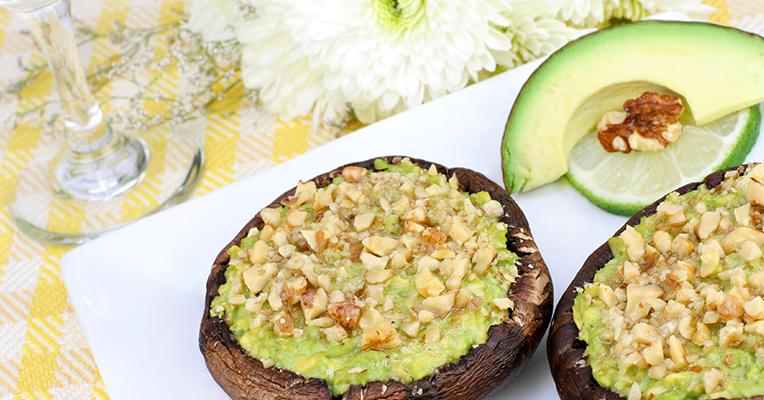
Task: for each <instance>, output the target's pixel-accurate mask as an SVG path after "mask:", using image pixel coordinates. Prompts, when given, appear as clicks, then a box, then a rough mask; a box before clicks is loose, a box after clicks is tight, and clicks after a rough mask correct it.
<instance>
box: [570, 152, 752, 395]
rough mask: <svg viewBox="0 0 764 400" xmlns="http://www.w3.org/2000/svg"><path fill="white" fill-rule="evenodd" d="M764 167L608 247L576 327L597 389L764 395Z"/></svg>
mask: <svg viewBox="0 0 764 400" xmlns="http://www.w3.org/2000/svg"><path fill="white" fill-rule="evenodd" d="M762 182H764V165H762V164H754V165H752V166H749V167H748V168H747V169H743V168H742V167H741V168H740V169H738V170H735V171H731V172H727V173H726V175H725V179H724V180H723V181H722V182H721V184H720V185H718V186H716V187H714V188H711V189H709V188H707V187H706V186H705V185H701V186H700V187H698V188H697V189H696V190H693V191H691V192H688V193H686V194H683V195H679V194H678V193H676V192H675V193H672V194H670V195H669V196H668V197H667V198H666V199H665V200H664V201H663V202H662V203H661V204H660V205H659V206H658V209H657V212H656V213H655V214H653V215H650V216H647V217H643V218H642V219H641V221H640V222H639V224H638V225H636V226H634V227H633V228H630V227H629V228H627V229H626V230H625V231H624V232H623V233H622V234H620V235H619V236H617V237H613V238H611V239H610V240H609V245H610V249H611V251H612V253H613V256H614V257H613V259H612V260H610V261H609V262H608V263H607V264H605V266H604V267H603V268H601V269H600V270H599V271H598V272H597V273H596V275H595V276H594V280H593V282H592V283H590V284H586V285H585V286H584V287H583V288H579V293H578V295H577V296H576V298H575V301H574V305H573V317H574V320H575V323H576V325H577V326H578V328H579V331H580V332H579V338H580V339H581V340H583V341H584V342H586V350H585V352H584V355H585V357H586V362H587V363H588V365H589V366H591V368H592V373H593V375H594V378H595V379H596V381H597V382H598V383H599V384H600V385H601V386H603V387H605V388H608V389H610V390H612V391H614V392H616V393H618V394H619V395H621V396H624V397H628V398H629V399H630V400H631V399H655V400H679V399H717V398H727V399H731V398H748V397H753V396H761V395H764V299H763V298H762V296H763V295H764V258H762V245H764V232H762V221H763V220H764V207H763V206H764V185H762Z"/></svg>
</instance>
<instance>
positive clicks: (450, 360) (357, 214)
mask: <svg viewBox="0 0 764 400" xmlns="http://www.w3.org/2000/svg"><path fill="white" fill-rule="evenodd" d="M551 301H552V282H551V279H550V277H549V272H548V270H547V268H546V266H545V264H544V261H543V259H542V258H541V255H540V254H539V251H538V249H537V247H536V244H535V243H534V241H533V238H532V236H531V233H530V229H529V228H528V223H527V221H526V220H525V217H524V216H523V213H522V212H521V211H520V209H519V208H518V207H517V205H516V204H515V203H514V202H513V201H512V199H511V198H510V197H509V195H508V194H507V193H506V192H505V191H504V190H503V189H502V188H501V187H499V186H498V185H496V184H495V183H493V182H491V181H490V180H488V179H487V178H486V177H485V176H483V175H481V174H479V173H477V172H473V171H470V170H467V169H463V168H454V169H448V168H445V167H443V166H440V165H438V164H434V163H431V162H428V161H422V160H416V159H410V158H404V157H397V156H396V157H381V158H377V159H372V160H368V161H364V162H359V163H354V164H349V165H346V166H343V167H340V168H337V169H335V170H333V171H331V172H328V173H326V174H323V175H320V176H318V177H316V178H314V179H312V180H309V181H307V182H300V183H299V184H298V185H297V187H296V188H294V189H292V190H290V191H288V192H286V193H284V194H283V195H282V196H280V197H279V198H278V199H276V200H275V201H274V202H273V203H272V204H271V205H270V206H268V207H267V208H265V209H263V210H262V211H260V212H259V213H258V214H257V215H256V216H255V217H254V218H253V219H252V220H251V221H250V222H249V223H248V224H247V225H246V226H245V227H244V228H243V229H242V230H241V232H240V233H239V234H238V235H237V236H236V238H234V239H233V241H232V242H231V243H230V244H229V245H228V246H226V248H225V249H223V251H222V252H221V253H220V254H219V255H218V257H217V259H216V260H215V263H214V265H213V268H212V273H211V275H210V277H209V279H208V282H207V295H206V302H205V309H204V316H203V319H202V324H201V331H200V336H199V345H200V348H201V351H202V353H203V354H204V358H205V360H206V362H207V366H208V368H209V370H210V372H211V373H212V375H213V377H214V378H215V380H216V381H217V382H218V383H219V384H220V386H221V387H222V388H223V389H224V390H225V391H226V392H227V393H228V394H229V395H230V396H231V397H232V398H234V399H258V400H260V399H290V400H292V399H332V398H343V399H409V398H412V399H414V398H416V399H457V398H458V399H479V398H483V397H485V396H487V395H488V394H489V393H491V392H492V391H493V390H495V389H497V388H498V387H499V386H500V385H501V384H502V383H505V382H507V381H509V380H511V379H512V378H514V377H515V376H516V375H517V374H518V373H519V372H520V371H521V370H522V369H523V367H524V366H525V364H526V363H527V361H528V360H529V359H530V356H531V354H532V353H533V351H534V350H535V348H536V346H537V345H538V343H539V341H540V340H541V337H542V336H543V334H544V331H545V330H546V327H547V324H548V322H549V319H550V317H551V312H552V304H551Z"/></svg>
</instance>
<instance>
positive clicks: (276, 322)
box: [273, 311, 294, 336]
mask: <svg viewBox="0 0 764 400" xmlns="http://www.w3.org/2000/svg"><path fill="white" fill-rule="evenodd" d="M273 330H274V331H275V332H276V334H277V335H279V336H292V334H293V333H294V320H293V319H292V315H291V314H289V312H286V311H282V312H280V313H278V314H276V316H275V317H274V318H273Z"/></svg>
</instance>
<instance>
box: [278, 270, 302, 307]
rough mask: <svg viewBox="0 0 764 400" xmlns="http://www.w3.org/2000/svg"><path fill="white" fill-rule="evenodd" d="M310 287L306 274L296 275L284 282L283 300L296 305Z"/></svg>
mask: <svg viewBox="0 0 764 400" xmlns="http://www.w3.org/2000/svg"><path fill="white" fill-rule="evenodd" d="M307 289H308V280H307V279H305V277H304V276H296V277H294V278H290V279H288V280H287V281H286V282H284V289H283V291H282V292H281V300H283V301H284V302H285V303H287V304H288V305H290V306H291V305H295V304H297V303H299V302H300V299H301V298H302V295H303V294H304V293H305V291H306V290H307Z"/></svg>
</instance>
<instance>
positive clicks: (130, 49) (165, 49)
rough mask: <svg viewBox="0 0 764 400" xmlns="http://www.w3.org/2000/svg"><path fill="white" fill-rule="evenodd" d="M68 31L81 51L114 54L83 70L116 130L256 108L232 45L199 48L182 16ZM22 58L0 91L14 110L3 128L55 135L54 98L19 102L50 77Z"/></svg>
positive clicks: (80, 24) (41, 66)
mask: <svg viewBox="0 0 764 400" xmlns="http://www.w3.org/2000/svg"><path fill="white" fill-rule="evenodd" d="M74 25H75V29H76V36H77V38H78V39H79V42H78V43H79V45H80V46H82V45H85V44H93V43H95V42H98V41H106V45H107V47H109V48H111V49H114V55H112V56H110V57H108V58H107V59H105V60H102V61H99V62H98V63H97V64H94V65H91V66H90V67H89V68H87V79H88V83H89V84H90V86H91V88H92V89H93V91H94V93H95V95H96V98H97V99H98V101H99V102H100V103H101V104H103V105H104V108H105V110H106V114H107V119H108V120H109V121H110V122H111V124H112V125H113V126H115V128H117V129H120V130H128V131H145V130H148V129H152V128H155V127H157V126H160V125H164V124H169V125H171V126H175V125H180V124H183V123H186V122H188V121H191V120H193V119H196V118H198V117H200V116H202V115H204V114H205V113H208V112H222V113H227V112H231V111H233V110H234V109H235V108H234V106H236V107H238V106H239V105H240V104H241V102H242V101H244V102H247V104H251V106H254V96H253V93H252V92H251V91H248V90H245V89H244V86H243V85H242V82H241V78H240V72H239V67H238V60H239V57H240V54H239V51H238V44H237V43H236V42H234V41H228V42H216V43H205V42H203V41H202V40H201V39H200V38H199V36H198V35H197V34H195V33H192V32H190V31H189V30H188V29H187V27H186V23H185V22H184V15H183V13H182V12H181V11H178V12H176V18H174V19H173V20H171V21H169V22H166V23H162V24H158V25H154V26H150V27H131V26H126V25H124V24H120V23H117V24H114V25H113V26H112V27H110V28H109V29H107V30H106V31H105V32H99V31H96V30H95V29H93V28H92V27H90V26H89V25H88V24H87V23H85V22H84V21H81V20H75V21H74ZM25 59H26V58H25V57H23V56H20V57H19V59H18V69H19V71H20V72H21V76H20V78H19V79H17V80H16V81H14V82H11V83H10V84H8V85H6V86H5V87H4V88H1V89H0V99H16V100H18V101H17V102H16V103H17V104H19V106H18V109H17V110H16V111H15V112H14V113H12V114H11V116H10V118H9V120H8V121H5V122H6V123H9V125H10V126H11V127H12V128H14V129H15V128H16V127H17V126H18V125H19V124H31V125H37V124H42V127H43V133H44V134H48V135H53V134H55V133H56V132H57V131H58V130H60V129H61V127H62V125H61V114H60V105H59V101H58V98H57V97H52V98H49V99H47V100H45V101H42V102H36V103H34V105H26V103H24V102H22V101H21V100H22V97H23V96H24V93H25V90H26V89H29V88H30V87H32V86H33V85H35V84H36V83H39V82H40V81H41V80H42V79H49V77H47V76H46V75H49V74H50V71H49V70H48V67H47V65H46V64H45V63H41V62H35V63H29V62H28V61H25ZM116 87H118V88H119V89H118V90H112V89H111V88H116ZM41 121H42V122H41Z"/></svg>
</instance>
